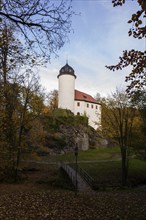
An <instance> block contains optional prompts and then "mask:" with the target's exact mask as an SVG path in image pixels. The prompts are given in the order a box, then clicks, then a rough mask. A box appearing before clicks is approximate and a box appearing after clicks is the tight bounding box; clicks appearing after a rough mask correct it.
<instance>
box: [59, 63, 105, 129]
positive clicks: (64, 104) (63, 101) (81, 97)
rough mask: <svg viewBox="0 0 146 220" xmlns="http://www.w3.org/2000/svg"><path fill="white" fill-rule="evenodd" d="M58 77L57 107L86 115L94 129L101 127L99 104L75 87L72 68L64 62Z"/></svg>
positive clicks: (74, 76)
mask: <svg viewBox="0 0 146 220" xmlns="http://www.w3.org/2000/svg"><path fill="white" fill-rule="evenodd" d="M57 78H58V108H62V109H69V110H71V111H72V112H73V113H74V115H86V116H87V117H88V123H89V125H90V126H92V127H93V128H94V129H97V128H100V127H101V105H100V104H99V103H98V102H97V101H96V100H95V99H94V98H93V97H92V96H91V95H88V94H86V93H84V92H81V91H78V90H76V89H75V79H76V78H77V77H76V75H75V72H74V69H73V68H72V67H71V66H69V65H68V63H66V65H65V66H63V67H62V68H61V69H60V71H59V75H58V76H57Z"/></svg>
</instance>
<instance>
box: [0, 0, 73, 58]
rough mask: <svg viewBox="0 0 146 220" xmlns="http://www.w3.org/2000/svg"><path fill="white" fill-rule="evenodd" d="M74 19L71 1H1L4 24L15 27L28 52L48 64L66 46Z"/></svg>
mask: <svg viewBox="0 0 146 220" xmlns="http://www.w3.org/2000/svg"><path fill="white" fill-rule="evenodd" d="M72 15H73V11H72V7H71V0H59V1H54V2H52V1H51V0H27V1H26V0H21V1H19V0H1V1H0V16H1V21H3V22H5V23H6V24H8V23H12V25H13V26H14V27H15V28H16V29H17V30H18V31H19V34H17V36H19V37H20V38H23V40H24V41H25V43H26V44H27V48H28V49H31V50H33V51H34V52H35V54H36V55H37V56H38V57H39V56H40V55H41V56H42V57H43V59H47V60H48V59H50V55H51V54H52V53H54V54H56V52H57V51H58V50H59V49H60V48H61V47H62V46H63V45H64V43H65V42H66V40H67V35H68V33H69V32H70V31H71V17H72ZM20 34H21V35H20ZM20 38H19V39H20Z"/></svg>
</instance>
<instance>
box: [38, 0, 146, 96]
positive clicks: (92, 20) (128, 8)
mask: <svg viewBox="0 0 146 220" xmlns="http://www.w3.org/2000/svg"><path fill="white" fill-rule="evenodd" d="M111 2H112V1H111V0H73V3H72V6H73V10H74V11H75V12H76V13H77V14H78V15H75V16H73V18H72V29H73V30H74V31H72V32H71V33H70V34H69V42H67V43H66V44H65V45H64V46H63V48H62V49H61V50H60V51H59V52H58V58H55V57H52V58H51V61H50V63H48V64H47V66H46V67H42V68H40V70H39V75H40V79H41V84H42V86H43V87H45V89H46V91H47V92H50V91H53V90H54V89H58V79H57V75H58V74H59V70H60V69H61V68H62V67H63V66H64V65H65V64H66V60H67V59H68V64H69V65H70V66H71V67H72V68H73V69H74V71H75V74H76V76H77V78H76V82H75V87H76V89H77V90H80V91H82V92H85V93H88V94H90V95H92V96H93V97H94V96H95V95H96V94H97V93H99V94H100V95H101V97H103V96H107V95H108V94H110V93H111V92H113V91H115V90H116V88H121V89H125V88H126V85H127V84H126V83H125V76H126V75H128V74H129V72H130V67H128V68H126V69H123V70H122V71H115V72H113V71H110V70H109V69H107V68H106V67H105V66H106V65H115V64H117V63H118V60H119V56H121V55H122V52H123V50H126V49H127V50H130V49H137V50H140V49H141V50H143V49H144V47H145V42H144V39H142V40H137V39H134V38H133V37H129V36H128V30H129V28H131V24H128V23H127V21H128V20H130V18H131V15H132V13H134V12H136V11H137V10H138V9H139V5H138V3H137V2H136V1H132V0H129V1H127V3H126V4H125V5H123V6H122V7H113V6H112V3H111ZM79 14H80V15H79Z"/></svg>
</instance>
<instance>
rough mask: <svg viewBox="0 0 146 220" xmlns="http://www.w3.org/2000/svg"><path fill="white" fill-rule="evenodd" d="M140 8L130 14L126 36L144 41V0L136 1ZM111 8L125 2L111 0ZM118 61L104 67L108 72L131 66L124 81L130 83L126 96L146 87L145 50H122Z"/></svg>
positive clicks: (145, 15)
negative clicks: (129, 26)
mask: <svg viewBox="0 0 146 220" xmlns="http://www.w3.org/2000/svg"><path fill="white" fill-rule="evenodd" d="M137 1H138V3H139V5H140V8H139V10H138V11H137V12H136V13H135V14H132V16H131V19H130V20H129V21H128V23H130V24H132V27H131V28H130V30H129V32H128V34H129V36H133V37H134V38H137V39H142V38H143V39H144V40H145V37H146V25H145V18H146V2H145V0H137ZM112 2H113V6H114V7H115V6H118V5H120V6H122V5H123V4H125V2H126V0H113V1H112ZM119 59H120V61H119V63H118V64H117V65H112V66H106V67H107V68H109V69H110V70H113V71H115V70H119V69H123V68H125V67H127V66H129V65H131V66H132V71H131V73H130V74H129V76H127V77H126V79H125V81H126V82H128V81H129V82H130V84H129V85H128V86H127V90H126V91H127V92H128V94H133V93H134V92H135V90H140V89H142V88H144V87H145V86H146V80H145V74H146V50H145V48H144V50H143V51H138V50H134V49H132V50H130V51H127V50H124V51H123V55H122V56H121V57H119Z"/></svg>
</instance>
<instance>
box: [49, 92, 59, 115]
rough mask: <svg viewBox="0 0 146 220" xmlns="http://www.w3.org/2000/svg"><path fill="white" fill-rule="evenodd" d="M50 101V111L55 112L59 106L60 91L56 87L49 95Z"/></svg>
mask: <svg viewBox="0 0 146 220" xmlns="http://www.w3.org/2000/svg"><path fill="white" fill-rule="evenodd" d="M48 101H49V106H48V107H49V111H50V112H53V111H54V110H55V109H57V108H58V91H57V90H56V89H54V90H53V91H51V92H50V93H49V95H48Z"/></svg>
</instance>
